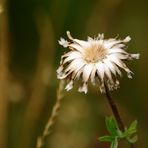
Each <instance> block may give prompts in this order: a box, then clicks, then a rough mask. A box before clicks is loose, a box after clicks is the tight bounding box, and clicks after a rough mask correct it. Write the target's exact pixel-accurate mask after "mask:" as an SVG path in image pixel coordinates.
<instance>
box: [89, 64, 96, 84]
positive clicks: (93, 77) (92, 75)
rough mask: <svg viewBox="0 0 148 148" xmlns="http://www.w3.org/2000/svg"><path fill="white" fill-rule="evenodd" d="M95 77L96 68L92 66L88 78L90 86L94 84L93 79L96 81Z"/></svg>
mask: <svg viewBox="0 0 148 148" xmlns="http://www.w3.org/2000/svg"><path fill="white" fill-rule="evenodd" d="M95 75H96V66H93V69H92V72H91V76H90V79H91V82H92V84H95V79H96V78H95Z"/></svg>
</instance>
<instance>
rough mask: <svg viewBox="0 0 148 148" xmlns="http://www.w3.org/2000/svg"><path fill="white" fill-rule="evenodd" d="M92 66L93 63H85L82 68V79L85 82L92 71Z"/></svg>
mask: <svg viewBox="0 0 148 148" xmlns="http://www.w3.org/2000/svg"><path fill="white" fill-rule="evenodd" d="M93 67H94V64H93V63H90V64H86V65H85V67H84V69H83V80H84V82H87V81H88V79H89V77H90V74H91V72H92V69H93Z"/></svg>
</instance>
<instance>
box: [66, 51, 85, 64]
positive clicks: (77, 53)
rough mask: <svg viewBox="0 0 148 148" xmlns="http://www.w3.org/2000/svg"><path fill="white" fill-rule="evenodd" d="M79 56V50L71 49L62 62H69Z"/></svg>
mask: <svg viewBox="0 0 148 148" xmlns="http://www.w3.org/2000/svg"><path fill="white" fill-rule="evenodd" d="M81 57H82V55H81V54H80V52H77V51H73V52H72V53H71V54H70V55H69V56H68V57H67V58H65V59H64V61H63V64H65V63H66V62H69V61H71V60H74V59H77V58H81Z"/></svg>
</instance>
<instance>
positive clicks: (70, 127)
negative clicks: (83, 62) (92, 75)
mask: <svg viewBox="0 0 148 148" xmlns="http://www.w3.org/2000/svg"><path fill="white" fill-rule="evenodd" d="M3 1H6V0H3ZM6 2H7V4H8V8H7V11H8V16H7V18H8V22H7V23H8V30H9V42H7V44H8V45H9V48H8V51H7V54H3V55H2V56H1V57H2V58H3V59H7V60H8V65H6V64H3V67H4V68H5V67H6V68H7V69H8V71H5V74H7V75H8V79H7V80H6V81H3V82H2V81H1V82H0V83H1V85H2V86H3V85H4V84H7V88H6V91H7V100H5V98H3V97H2V90H0V95H1V96H0V99H1V100H2V101H0V102H4V101H7V103H5V104H4V105H5V106H6V108H7V109H6V110H4V111H5V112H4V111H2V113H1V114H0V123H1V122H2V121H3V120H4V119H6V122H5V125H6V127H5V128H4V130H3V131H2V132H3V136H4V135H5V136H6V139H5V140H6V146H5V147H4V146H2V145H0V147H1V148H6V147H9V148H33V147H35V145H36V139H37V137H38V136H39V135H41V133H42V131H43V128H44V126H45V123H46V121H47V119H48V117H49V116H50V113H51V110H52V107H53V105H54V102H55V99H56V88H57V86H58V80H57V78H56V69H57V67H58V64H59V59H60V56H61V55H62V53H63V52H65V49H63V48H61V47H60V46H59V45H58V42H57V41H58V40H59V38H60V37H66V31H67V30H69V31H71V34H72V35H73V37H76V38H79V39H86V37H87V36H92V37H93V36H95V35H97V34H98V33H105V37H106V38H109V37H115V36H117V35H119V37H121V38H124V37H125V36H127V35H130V36H131V38H132V41H131V42H130V43H129V47H128V51H129V52H133V53H136V52H139V53H140V54H141V57H140V60H139V61H135V62H133V63H132V64H130V63H128V65H129V67H130V68H131V70H132V71H133V72H134V73H135V75H134V78H133V79H132V80H129V79H128V78H126V76H124V77H123V78H122V79H121V88H120V89H118V90H117V91H115V92H113V96H114V98H115V99H116V101H117V103H118V105H119V108H120V111H121V114H122V116H123V120H124V121H125V124H126V125H129V123H131V121H133V120H135V119H138V121H139V130H138V131H139V132H138V138H139V140H138V142H137V143H136V144H137V148H146V147H148V142H147V137H148V132H147V131H148V126H147V122H148V118H147V111H148V108H147V103H148V100H147V98H148V95H147V82H148V77H147V75H148V71H147V69H148V63H147V62H148V61H147V58H148V56H147V55H148V50H147V48H148V44H147V43H148V42H147V38H148V29H147V26H148V19H147V14H148V9H147V5H148V1H146V0H141V1H138V0H130V1H129V0H81V1H80V0H7V1H6ZM0 4H1V1H0ZM1 16H2V14H0V17H1ZM1 18H2V17H1ZM0 23H1V24H2V23H3V19H0ZM1 31H3V30H1ZM1 33H2V32H1ZM4 37H5V36H4ZM1 73H4V71H2V69H1ZM75 88H77V86H75ZM4 105H3V104H2V105H1V106H0V107H3V106H4ZM0 111H1V110H0ZM110 114H111V110H110V108H109V106H108V105H107V102H106V100H105V97H104V96H103V95H101V94H100V92H99V91H98V88H94V87H92V86H90V89H89V93H88V94H87V95H84V94H80V93H78V92H77V90H76V89H73V90H72V91H71V92H68V93H66V96H65V98H64V100H63V104H62V108H61V112H60V115H59V118H58V122H57V123H56V125H55V126H54V129H53V133H52V135H51V136H50V137H49V140H48V143H47V145H46V147H50V148H99V147H101V148H107V147H109V145H108V144H105V143H99V142H98V140H97V137H100V136H101V135H103V134H104V133H105V125H104V115H110ZM2 132H0V134H1V133H2ZM3 136H0V138H1V137H3ZM0 141H1V140H0ZM119 145H120V143H119ZM120 147H121V148H125V147H127V145H126V144H124V143H122V142H121V145H120Z"/></svg>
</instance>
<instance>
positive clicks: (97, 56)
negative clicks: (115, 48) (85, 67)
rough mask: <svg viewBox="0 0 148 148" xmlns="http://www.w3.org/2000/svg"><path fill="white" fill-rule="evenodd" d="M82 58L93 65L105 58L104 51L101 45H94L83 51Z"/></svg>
mask: <svg viewBox="0 0 148 148" xmlns="http://www.w3.org/2000/svg"><path fill="white" fill-rule="evenodd" d="M83 56H84V59H85V60H86V61H87V62H93V63H95V62H98V61H100V60H102V59H104V58H105V56H106V49H105V48H104V46H103V45H102V44H100V45H98V44H96V43H94V44H92V45H90V47H88V48H86V49H85V50H84V53H83Z"/></svg>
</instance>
